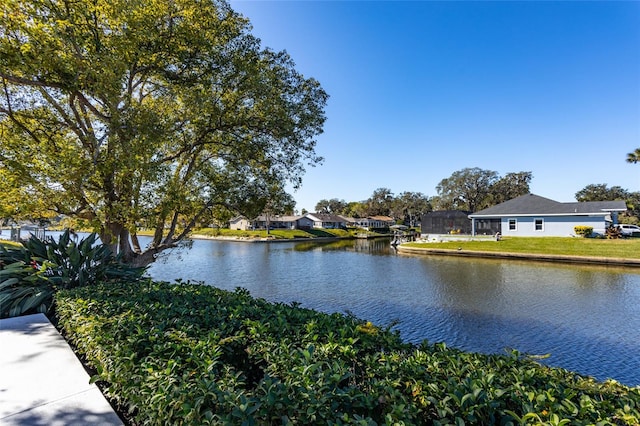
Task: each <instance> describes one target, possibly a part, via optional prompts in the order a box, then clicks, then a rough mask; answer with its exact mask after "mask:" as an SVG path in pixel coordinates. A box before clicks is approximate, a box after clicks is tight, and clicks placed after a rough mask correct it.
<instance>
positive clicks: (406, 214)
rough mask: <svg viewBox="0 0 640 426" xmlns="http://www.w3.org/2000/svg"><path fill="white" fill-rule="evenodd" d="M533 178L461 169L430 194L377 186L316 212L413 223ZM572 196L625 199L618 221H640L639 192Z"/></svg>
mask: <svg viewBox="0 0 640 426" xmlns="http://www.w3.org/2000/svg"><path fill="white" fill-rule="evenodd" d="M638 151H639V153H640V150H638ZM629 155H631V154H629ZM628 161H629V162H633V161H630V160H628ZM637 161H638V160H636V161H635V162H637ZM532 178H533V174H532V173H531V172H510V173H507V174H505V175H504V176H500V175H499V174H498V173H497V172H495V171H492V170H484V169H481V168H478V167H474V168H464V169H462V170H458V171H456V172H454V173H453V174H452V175H451V176H449V177H448V178H445V179H442V180H441V181H440V182H439V183H438V185H437V186H436V191H437V194H436V195H435V196H432V197H429V196H427V195H425V194H423V193H421V192H401V193H400V194H398V195H394V193H393V192H392V191H391V190H390V189H389V188H378V189H376V190H375V191H373V194H372V195H371V196H370V197H369V198H368V199H366V200H363V201H345V200H342V199H337V198H332V199H329V200H327V199H322V200H320V201H318V203H317V204H316V206H315V211H316V212H317V213H326V214H340V215H344V216H349V217H356V218H358V217H367V216H377V215H383V216H389V217H392V218H393V219H395V220H396V221H398V222H403V223H405V224H407V225H410V226H412V225H414V224H415V223H416V220H419V218H420V217H421V216H422V215H423V214H425V213H428V212H430V211H434V210H462V211H466V212H477V211H479V210H483V209H485V208H488V207H491V206H494V205H496V204H500V203H502V202H505V201H507V200H510V199H512V198H516V197H518V196H520V195H525V194H528V193H530V190H529V185H530V183H531V180H532ZM575 198H576V200H577V201H616V200H624V201H625V202H626V204H627V208H628V211H627V212H626V213H624V214H623V215H621V217H620V220H621V221H622V222H623V223H638V222H640V221H639V219H638V216H639V215H640V192H630V191H628V190H626V189H624V188H622V187H620V186H611V187H609V186H608V185H607V184H604V183H602V184H590V185H587V186H586V187H584V188H583V189H581V190H579V191H578V192H576V194H575ZM303 213H304V212H303Z"/></svg>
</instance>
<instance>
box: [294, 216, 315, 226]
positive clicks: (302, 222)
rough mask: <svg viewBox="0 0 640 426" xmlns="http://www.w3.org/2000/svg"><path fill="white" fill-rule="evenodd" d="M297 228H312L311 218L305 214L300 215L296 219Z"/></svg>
mask: <svg viewBox="0 0 640 426" xmlns="http://www.w3.org/2000/svg"><path fill="white" fill-rule="evenodd" d="M298 228H301V229H309V228H313V220H312V219H309V218H308V217H306V216H305V217H301V218H300V219H298Z"/></svg>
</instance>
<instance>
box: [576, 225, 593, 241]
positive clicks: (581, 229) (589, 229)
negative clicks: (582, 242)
mask: <svg viewBox="0 0 640 426" xmlns="http://www.w3.org/2000/svg"><path fill="white" fill-rule="evenodd" d="M573 231H574V232H575V233H576V235H580V236H582V237H585V238H586V237H589V236H590V235H591V234H592V233H593V226H586V225H577V226H574V227H573Z"/></svg>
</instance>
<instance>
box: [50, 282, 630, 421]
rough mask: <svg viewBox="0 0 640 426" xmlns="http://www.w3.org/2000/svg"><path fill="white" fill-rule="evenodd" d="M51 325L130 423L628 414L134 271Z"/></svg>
mask: <svg viewBox="0 0 640 426" xmlns="http://www.w3.org/2000/svg"><path fill="white" fill-rule="evenodd" d="M55 305H56V314H57V322H58V326H59V327H60V328H61V330H62V332H63V334H64V335H65V336H66V338H67V340H69V341H70V343H71V344H72V345H74V346H75V348H76V351H77V352H78V353H79V354H80V355H81V356H82V357H83V358H84V359H86V362H87V363H88V365H89V366H91V367H92V368H94V369H95V371H96V374H95V375H94V377H93V380H95V381H98V382H100V384H101V387H102V389H103V392H104V393H105V395H106V396H107V397H108V398H109V399H110V400H111V401H112V403H113V404H114V405H116V406H117V407H119V408H120V410H121V411H122V412H123V413H125V417H126V418H127V419H129V421H130V422H131V424H151V425H160V424H162V425H164V424H188V425H203V424H261V425H262V424H267V425H268V424H362V425H369V424H371V425H373V424H434V425H438V424H504V425H508V424H531V423H535V424H550V425H551V424H553V425H555V424H569V423H570V424H576V425H579V424H585V425H586V424H603V425H604V424H628V425H633V424H638V423H639V422H640V387H636V388H629V387H626V386H623V385H620V384H618V383H616V382H613V381H606V382H597V381H595V380H594V379H592V378H588V377H583V376H580V375H578V374H575V373H572V372H569V371H566V370H563V369H559V368H551V367H547V366H543V365H541V364H539V363H537V362H535V360H533V359H531V358H529V357H527V356H524V355H522V354H519V353H517V352H515V351H514V352H512V353H510V354H508V355H504V356H501V355H482V354H476V353H465V352H462V351H458V350H455V349H450V348H447V347H446V346H445V345H444V344H435V345H432V344H429V343H427V342H423V343H422V344H420V345H412V344H408V343H405V342H402V340H401V339H400V337H399V335H398V333H396V332H393V331H392V330H390V329H381V328H378V327H376V326H375V325H373V324H371V323H368V322H365V321H362V320H360V319H357V318H354V317H352V316H347V315H342V314H331V315H330V314H324V313H320V312H316V311H313V310H309V309H303V308H300V307H299V306H297V305H296V304H293V305H287V304H281V303H270V302H267V301H265V300H262V299H257V298H253V297H251V296H250V294H249V293H248V292H247V291H246V290H241V289H238V290H236V291H235V292H228V291H224V290H220V289H217V288H214V287H210V286H205V285H201V284H192V283H181V282H178V283H174V284H169V283H164V282H153V281H151V280H143V281H140V282H124V281H123V282H119V283H109V284H98V285H96V286H90V287H82V288H74V289H69V290H64V291H60V292H58V293H57V294H56V296H55Z"/></svg>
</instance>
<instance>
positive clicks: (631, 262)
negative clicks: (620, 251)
mask: <svg viewBox="0 0 640 426" xmlns="http://www.w3.org/2000/svg"><path fill="white" fill-rule="evenodd" d="M397 249H398V252H399V253H405V254H421V255H440V256H461V257H477V258H487V259H512V260H528V261H538V262H554V263H570V264H583V265H604V266H624V267H631V268H639V267H640V259H621V258H614V257H588V256H566V255H554V254H535V253H509V252H493V251H476V250H453V249H436V248H426V247H425V248H422V247H406V246H404V245H399V246H398V247H397Z"/></svg>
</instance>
